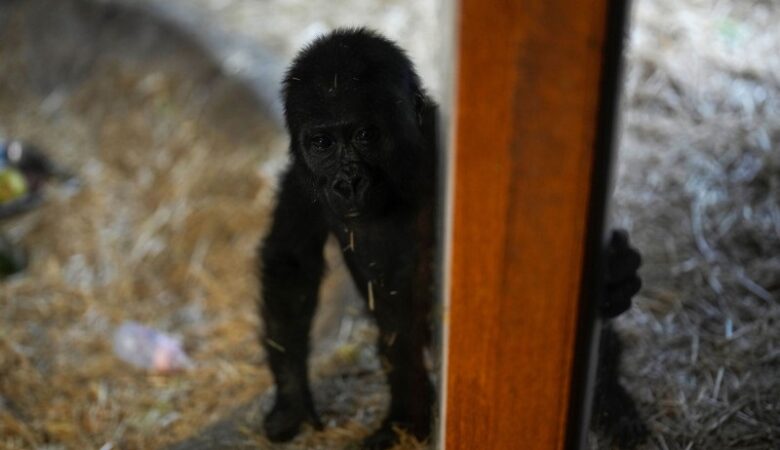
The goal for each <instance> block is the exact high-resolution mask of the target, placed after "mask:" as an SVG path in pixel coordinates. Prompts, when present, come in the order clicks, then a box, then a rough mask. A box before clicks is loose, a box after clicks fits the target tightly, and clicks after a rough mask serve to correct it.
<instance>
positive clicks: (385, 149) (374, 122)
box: [283, 31, 433, 220]
mask: <svg viewBox="0 0 780 450" xmlns="http://www.w3.org/2000/svg"><path fill="white" fill-rule="evenodd" d="M283 95H284V109H285V120H286V124H287V129H288V131H289V133H290V139H291V149H292V152H293V155H294V158H295V161H294V163H295V164H296V165H295V166H294V167H295V168H296V169H305V170H302V172H305V173H306V175H307V176H311V177H312V181H313V184H314V187H315V189H316V191H317V192H316V193H317V197H318V198H319V199H320V200H321V201H322V202H323V203H326V204H327V206H328V207H329V208H330V209H331V210H332V212H333V213H334V214H335V215H336V216H337V217H339V218H341V219H343V220H356V219H358V218H361V219H367V218H371V217H378V216H381V215H384V214H386V213H390V212H391V211H393V210H395V209H396V207H401V208H403V207H404V206H408V205H413V204H414V203H415V202H416V197H418V196H419V185H420V182H421V177H424V175H423V174H426V173H428V172H426V171H427V170H428V169H430V171H431V172H432V171H433V169H432V168H428V167H422V164H420V158H421V153H422V149H425V148H427V147H426V145H425V143H424V142H423V134H422V128H421V127H422V122H421V120H420V117H421V115H420V113H421V111H422V106H423V105H424V102H423V97H424V96H423V93H422V91H421V89H420V83H419V79H418V78H417V75H416V74H415V73H414V70H413V68H412V64H411V62H409V60H408V59H407V58H406V56H405V55H404V53H403V51H402V50H401V49H399V48H398V47H397V46H395V44H393V43H391V42H390V41H387V40H385V39H384V38H381V37H379V36H375V35H372V34H371V33H369V32H366V31H356V32H342V33H336V34H334V35H332V36H331V37H330V38H328V39H321V40H318V41H316V42H315V43H313V44H312V45H311V46H309V47H307V48H306V49H305V50H303V51H302V52H301V54H299V55H298V57H296V59H295V61H294V62H293V64H292V66H291V67H290V69H289V70H288V72H287V76H286V77H285V81H284V88H283ZM302 166H303V167H302ZM428 177H429V178H430V174H428Z"/></svg>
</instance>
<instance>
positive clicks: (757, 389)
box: [0, 0, 780, 450]
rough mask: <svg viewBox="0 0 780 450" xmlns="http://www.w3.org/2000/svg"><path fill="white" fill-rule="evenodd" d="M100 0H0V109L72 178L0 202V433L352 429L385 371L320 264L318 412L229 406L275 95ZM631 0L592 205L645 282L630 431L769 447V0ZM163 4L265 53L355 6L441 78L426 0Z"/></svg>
mask: <svg viewBox="0 0 780 450" xmlns="http://www.w3.org/2000/svg"><path fill="white" fill-rule="evenodd" d="M98 3H99V4H100V5H102V6H99V7H95V6H94V5H92V4H91V3H90V4H86V5H87V6H84V4H81V3H78V2H76V3H73V2H70V1H58V2H56V3H55V2H48V3H47V2H46V1H45V0H34V1H32V0H27V3H26V5H27V6H25V7H23V8H22V7H19V5H20V4H22V1H20V0H16V1H9V2H4V3H3V4H0V135H2V136H14V137H21V138H25V139H29V140H31V141H35V142H36V143H39V144H40V145H42V146H43V147H44V148H46V149H48V150H49V152H50V154H51V155H52V156H53V157H54V158H56V159H57V160H58V161H61V162H62V163H63V164H65V165H68V166H70V167H71V168H73V169H75V171H76V172H77V173H78V174H79V177H80V179H81V182H82V185H81V188H79V189H73V188H68V189H65V188H58V187H51V188H50V189H48V191H47V201H46V204H45V205H44V207H42V208H40V209H39V210H38V211H36V212H34V213H32V214H28V215H26V216H25V217H23V218H20V219H17V220H14V221H9V222H3V223H2V224H0V231H2V232H3V233H6V234H7V235H9V236H10V238H11V239H12V240H13V241H15V242H17V243H18V244H19V245H21V246H23V247H24V248H25V249H27V251H28V252H29V254H30V260H31V265H30V267H29V268H28V269H27V271H26V272H25V273H23V274H21V275H19V276H15V277H13V278H11V279H7V280H4V281H3V282H2V284H1V285H0V448H4V449H5V448H7V449H51V450H54V449H86V448H95V449H103V450H108V449H112V448H122V449H135V448H139V449H155V448H164V447H165V446H168V445H171V444H174V443H176V442H180V441H181V440H182V439H185V438H187V437H190V436H193V435H196V434H198V433H199V432H201V431H202V430H203V428H204V427H206V426H208V425H210V424H213V423H215V422H217V423H218V422H219V421H220V420H222V419H224V418H225V417H227V416H230V415H231V414H232V415H233V417H239V419H236V420H233V421H230V422H229V423H228V425H227V426H226V427H224V428H220V427H219V426H217V429H216V432H215V433H213V434H211V435H209V436H211V437H214V438H215V439H217V440H218V439H221V437H222V435H220V434H219V431H220V430H222V431H224V429H227V428H230V430H229V433H228V435H226V436H225V439H236V436H240V437H241V439H240V441H241V442H240V443H239V442H233V443H232V444H231V445H230V446H231V447H233V448H239V447H242V448H284V449H303V448H323V449H327V448H342V447H344V446H348V445H353V446H354V445H355V443H357V442H359V441H360V438H361V437H362V436H364V435H365V434H367V433H368V432H369V431H370V430H371V428H372V427H373V426H375V425H376V423H377V421H378V420H379V418H380V417H381V412H382V408H383V404H384V401H385V400H386V393H385V391H384V386H383V384H382V382H381V377H380V376H379V374H378V372H377V364H376V360H375V355H374V353H373V347H372V345H371V343H372V341H373V339H374V331H373V329H372V328H371V327H370V325H369V324H368V323H367V322H366V321H365V319H362V318H361V315H360V309H359V307H357V306H355V304H354V303H352V302H346V303H344V302H335V301H334V302H329V301H328V298H335V297H338V296H339V295H341V294H342V293H344V295H347V296H349V295H350V294H349V292H348V291H346V292H345V291H343V290H342V288H341V286H342V277H343V274H341V272H340V271H339V270H338V267H334V269H333V271H332V275H331V276H330V278H329V280H328V282H327V286H326V289H325V291H326V293H327V295H326V299H325V304H326V305H331V306H330V307H326V308H324V310H325V313H327V314H326V316H327V315H328V314H330V315H331V316H332V317H324V318H323V319H321V320H320V324H319V325H318V327H319V328H318V329H317V331H315V337H316V339H315V340H316V344H317V351H316V355H315V360H314V363H313V369H312V370H313V374H312V375H313V378H314V379H315V381H314V391H315V396H316V397H317V398H316V402H317V404H318V407H319V408H320V410H321V412H322V415H323V418H324V420H325V422H326V424H327V431H325V432H322V433H313V432H308V433H304V434H303V435H302V436H301V437H299V438H297V439H296V440H295V441H294V442H293V443H292V444H290V445H287V446H276V447H274V446H271V445H270V444H269V443H268V442H266V441H265V440H264V438H263V437H262V435H261V434H259V433H257V430H255V429H254V428H252V426H251V423H253V422H256V419H257V417H258V415H259V413H260V411H261V410H262V408H264V407H265V406H266V405H267V403H268V400H269V399H270V394H271V393H270V392H269V390H268V388H269V385H270V374H269V373H268V371H267V369H266V367H265V365H264V355H263V353H262V351H261V349H260V347H259V345H258V343H257V339H256V336H257V330H258V327H259V324H258V321H257V318H256V315H255V304H254V300H255V298H256V296H257V294H256V289H257V286H256V280H255V278H254V273H253V264H252V262H253V258H254V251H255V245H256V243H257V240H258V239H259V237H260V236H261V235H262V233H263V230H264V227H265V226H266V225H267V223H268V219H269V217H268V212H269V208H270V207H271V205H272V201H273V181H274V174H275V173H277V171H278V168H279V167H280V166H281V165H282V164H283V161H284V158H283V155H284V151H285V145H286V142H285V138H284V136H283V134H282V133H280V130H279V128H278V111H275V110H274V109H273V108H272V107H267V106H268V105H264V104H262V102H260V101H258V100H255V94H256V92H255V88H256V86H254V85H252V83H251V80H249V81H247V79H251V77H247V73H246V71H247V70H250V71H251V67H252V65H251V64H246V59H247V58H248V57H247V56H246V55H244V54H241V53H240V52H236V53H229V52H228V53H223V54H220V55H216V56H214V55H211V54H209V53H208V52H206V51H205V50H204V49H203V48H201V46H200V45H198V44H196V43H194V42H193V40H192V39H191V37H190V36H187V35H186V34H185V33H180V32H176V31H172V28H171V26H170V25H169V24H165V23H161V22H159V21H155V20H151V21H150V19H149V17H147V16H146V15H144V14H142V13H138V12H133V13H130V14H127V13H122V14H118V13H117V10H116V9H112V8H110V7H107V6H105V5H106V4H107V3H108V4H109V6H110V3H111V2H105V1H103V2H98ZM124 3H126V4H137V5H140V6H149V5H157V4H160V3H163V2H161V1H159V0H135V1H126V2H124ZM635 4H636V7H635V13H634V20H633V24H632V31H631V33H630V45H629V49H628V52H627V62H628V68H627V73H626V87H625V96H624V113H623V116H622V121H623V124H622V143H621V149H620V160H619V170H618V177H617V180H616V181H617V183H616V188H615V196H614V203H613V206H612V209H613V213H612V215H613V219H614V222H615V224H617V225H619V226H622V227H625V228H627V229H629V230H630V231H631V235H632V239H633V240H634V241H635V243H636V245H637V246H638V247H639V248H640V249H641V251H642V252H643V254H644V257H645V265H644V268H643V272H642V274H643V277H644V280H645V288H644V289H643V291H642V292H641V294H640V296H639V298H638V300H637V302H636V307H635V308H634V309H633V310H632V311H630V312H629V313H628V314H626V315H625V316H623V317H621V318H620V319H619V320H618V327H619V330H620V332H621V334H622V335H623V336H624V337H625V340H626V355H625V361H624V369H625V381H626V383H627V385H628V386H629V387H630V388H631V390H632V392H633V393H634V395H635V396H636V397H637V398H638V400H639V402H640V409H641V412H642V414H643V415H644V417H646V419H647V421H648V424H649V426H650V429H651V431H652V437H651V439H650V441H649V442H648V443H647V446H646V448H649V449H656V448H657V449H664V450H665V449H670V450H672V449H675V450H676V449H679V450H689V449H728V448H734V449H775V448H778V447H780V323H779V321H780V304H778V298H779V297H780V150H778V146H780V93H779V92H780V28H778V27H777V24H778V23H780V4H777V3H776V2H773V1H767V0H764V1H761V0H743V1H724V0H636V1H635ZM53 5H58V6H57V7H54V6H53ZM73 5H77V6H73ZM166 5H174V6H177V7H183V8H187V9H188V10H191V11H194V13H195V14H197V15H199V16H200V17H206V18H208V23H209V24H210V25H209V26H213V27H214V28H217V29H221V30H223V31H224V32H225V33H228V34H231V35H236V36H240V37H241V39H243V41H244V42H250V43H257V45H258V46H261V47H262V48H263V49H266V50H268V52H269V54H271V55H275V57H276V58H278V61H279V62H281V64H284V63H285V62H286V61H287V60H288V59H289V58H290V57H291V55H292V54H294V52H295V50H296V49H297V48H299V47H300V46H301V45H303V44H304V43H306V42H307V41H308V40H310V39H311V38H312V37H314V36H316V35H317V34H318V33H321V32H324V31H327V30H328V29H330V28H332V27H334V26H338V25H353V24H366V23H368V24H371V25H372V26H373V27H375V28H378V29H379V30H381V31H383V32H385V33H386V34H387V35H388V36H390V37H391V38H394V39H396V40H398V41H399V43H401V44H402V45H403V46H404V47H405V48H407V49H408V50H409V53H410V54H411V56H412V58H413V59H414V60H415V61H417V64H418V66H419V68H420V71H421V73H422V75H423V78H425V79H426V81H427V84H428V85H429V86H431V88H432V89H431V90H432V92H433V93H434V95H435V96H439V95H441V89H442V85H441V83H440V79H441V74H440V73H439V72H438V66H437V58H439V57H440V56H441V54H440V51H441V47H440V45H439V44H437V37H438V34H437V33H438V30H439V29H440V25H441V24H440V23H439V22H438V20H440V17H441V15H440V14H439V9H440V8H439V7H440V5H439V4H438V3H436V2H432V1H431V2H415V1H411V0H392V1H389V0H387V1H381V2H361V1H358V0H347V1H342V2H338V3H332V2H326V1H324V0H314V1H304V0H269V1H264V2H257V1H252V0H186V1H185V0H175V1H174V0H171V1H169V2H166ZM36 8H37V9H36ZM41 30H47V31H48V32H47V33H43V32H41ZM63 55H65V56H63ZM247 67H250V69H247ZM250 75H251V74H250ZM271 78H272V77H271ZM271 90H272V91H273V89H271ZM332 250H333V249H330V251H331V252H332ZM334 264H337V262H335V263H334ZM342 316H343V317H344V319H341V317H342ZM127 320H134V321H138V322H141V323H144V324H146V325H149V326H153V327H155V328H157V329H160V330H163V331H165V332H168V333H171V334H172V335H175V336H177V337H179V338H181V340H182V342H183V343H184V348H185V350H186V351H187V353H188V354H189V356H190V357H191V359H192V360H193V361H194V363H195V367H194V368H193V369H191V370H189V371H187V372H184V373H180V374H175V375H168V376H160V375H150V374H147V373H146V372H144V371H142V370H139V369H136V368H133V367H131V366H129V365H127V364H125V363H123V362H121V361H119V360H118V359H117V358H116V356H115V355H114V353H113V350H112V346H111V340H112V334H113V332H114V330H115V329H116V328H117V327H118V326H119V325H120V324H122V323H123V322H124V321H127ZM239 405H245V406H244V407H243V408H241V409H238V410H236V409H235V408H236V407H237V406H239ZM199 445H201V447H200V448H206V447H205V446H206V445H208V444H203V443H201V444H199ZM403 447H404V448H416V447H419V446H418V445H417V444H415V443H406V444H405V445H404V446H403ZM593 447H594V448H609V443H606V442H598V441H597V440H595V439H594V441H593ZM190 448H196V446H195V444H193V446H192V447H190Z"/></svg>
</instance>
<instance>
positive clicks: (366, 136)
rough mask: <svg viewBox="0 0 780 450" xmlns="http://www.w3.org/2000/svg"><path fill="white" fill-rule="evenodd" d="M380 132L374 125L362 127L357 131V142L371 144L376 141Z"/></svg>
mask: <svg viewBox="0 0 780 450" xmlns="http://www.w3.org/2000/svg"><path fill="white" fill-rule="evenodd" d="M378 135H379V132H378V131H377V129H376V128H374V127H367V128H360V129H358V130H357V131H356V132H355V138H354V139H355V142H357V143H358V144H364V145H365V144H370V143H372V142H374V141H375V140H376V138H377V136H378Z"/></svg>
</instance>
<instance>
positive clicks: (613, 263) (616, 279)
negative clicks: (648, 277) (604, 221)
mask: <svg viewBox="0 0 780 450" xmlns="http://www.w3.org/2000/svg"><path fill="white" fill-rule="evenodd" d="M606 252H607V255H606V270H605V277H604V280H605V283H604V284H605V285H604V290H603V297H602V300H601V305H600V307H601V315H602V317H605V318H612V317H616V316H618V315H620V314H622V313H623V312H625V311H626V310H627V309H628V308H630V307H631V299H632V298H633V297H634V295H636V293H637V292H639V289H640V288H641V287H642V280H641V279H640V278H639V274H638V270H639V266H640V265H641V264H642V257H641V256H640V254H639V252H638V251H637V250H636V249H635V248H633V247H631V244H630V243H629V241H628V233H627V232H626V231H625V230H619V229H618V230H612V235H611V236H610V238H609V243H608V244H607V249H606Z"/></svg>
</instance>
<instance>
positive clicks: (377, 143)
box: [260, 29, 641, 449]
mask: <svg viewBox="0 0 780 450" xmlns="http://www.w3.org/2000/svg"><path fill="white" fill-rule="evenodd" d="M283 96H284V105H285V120H286V124H287V129H288V131H289V135H290V152H291V159H292V161H291V164H290V166H289V167H288V168H287V170H286V172H285V173H284V175H283V177H282V179H281V182H280V191H279V193H278V203H277V206H276V210H275V214H274V222H273V224H272V226H271V229H270V231H269V233H268V235H267V236H266V238H265V241H264V243H263V245H262V248H261V253H260V259H261V263H262V264H261V266H262V269H261V273H260V275H261V281H262V303H261V306H260V311H261V314H262V318H263V321H264V323H265V336H264V339H263V345H264V347H265V350H266V352H267V354H268V360H269V364H270V367H271V371H272V372H273V376H274V381H275V383H276V388H277V390H276V399H275V403H274V406H273V408H272V409H271V411H270V412H269V413H268V415H267V416H266V418H265V424H264V425H265V430H266V435H267V437H268V438H269V439H271V440H272V441H285V440H289V439H292V438H293V437H294V436H295V435H296V434H297V433H298V431H299V429H300V427H301V425H302V424H303V423H305V422H308V423H309V424H311V425H313V426H314V427H315V428H321V423H320V421H319V419H318V417H317V414H316V412H315V408H314V404H313V401H312V396H311V392H310V389H309V384H308V380H307V356H308V352H309V328H310V326H311V321H312V316H313V314H314V311H315V307H316V304H317V292H318V288H319V285H320V278H321V277H322V274H323V265H324V262H323V246H324V244H325V240H326V238H327V236H328V235H329V234H334V235H335V236H336V238H337V239H338V240H339V242H340V244H341V247H342V248H343V253H344V259H345V261H346V264H347V267H348V268H349V271H350V272H351V275H352V277H353V279H354V281H355V284H356V286H357V287H358V289H359V290H360V292H361V294H362V296H363V298H364V299H365V300H366V302H367V306H368V310H369V311H370V312H371V314H372V315H373V317H374V319H375V321H376V323H377V325H378V327H379V333H380V335H379V339H378V346H379V354H380V359H381V361H382V363H383V364H382V365H383V368H384V371H385V373H386V376H387V381H388V383H389V386H390V395H391V400H390V406H389V411H388V414H387V416H386V418H385V419H384V421H383V423H382V425H381V427H380V428H379V429H378V430H377V431H376V432H375V433H374V434H372V435H370V436H369V437H368V438H366V440H365V441H364V442H363V446H362V447H361V448H370V449H380V448H388V447H391V446H392V445H393V444H394V443H396V442H397V440H398V436H397V435H396V432H395V430H396V429H402V430H404V431H406V432H407V433H410V434H412V435H413V436H415V437H417V438H418V439H420V440H425V439H427V438H428V437H429V435H430V431H431V419H432V408H433V405H434V400H435V393H434V390H433V386H432V384H431V381H430V379H429V377H428V373H427V371H426V368H425V364H424V362H423V349H424V348H425V346H426V345H428V343H429V340H430V330H431V324H430V320H429V315H430V309H431V302H432V298H433V294H432V287H433V276H432V274H433V270H432V263H433V249H434V247H435V242H434V228H435V217H436V209H435V208H436V202H435V198H436V195H435V194H436V186H437V182H436V178H435V176H436V151H437V148H436V123H435V122H436V105H435V103H434V102H433V101H432V100H431V99H430V98H429V97H428V96H427V95H426V93H425V91H424V90H423V88H422V86H421V84H420V79H419V77H418V76H417V74H416V73H415V71H414V67H413V65H412V63H411V61H409V59H408V58H407V56H406V55H405V54H404V52H403V51H402V50H401V49H400V48H399V47H398V46H397V45H395V44H394V43H392V42H390V41H388V40H387V39H385V38H383V37H381V36H379V35H377V34H375V33H373V32H370V31H367V30H365V29H342V30H337V31H334V32H333V33H331V34H329V35H327V36H324V37H321V38H319V39H318V40H316V41H315V42H314V43H312V44H311V45H309V46H308V47H307V48H305V49H304V50H302V51H301V52H300V54H299V55H298V56H297V57H296V59H295V61H294V62H293V64H292V66H291V67H290V69H289V70H288V72H287V74H286V77H285V79H284V88H283ZM475 220H476V219H475ZM611 248H612V249H613V251H612V253H611V254H610V255H611V256H610V257H609V258H608V265H610V266H613V267H617V268H620V271H619V273H618V272H615V273H614V274H616V275H615V276H613V277H611V278H610V279H609V280H608V285H607V288H608V289H607V295H606V296H605V299H604V301H603V302H602V310H603V311H604V313H605V315H615V314H617V313H620V312H622V311H623V310H625V309H627V308H628V306H629V305H630V299H631V297H632V296H633V295H634V294H635V293H636V291H637V290H638V289H639V279H638V278H637V276H636V270H637V268H638V265H639V255H638V254H637V253H636V252H635V251H634V250H633V249H631V248H630V247H629V246H628V241H627V240H626V239H625V238H624V237H623V236H622V235H620V236H618V238H617V240H616V239H614V238H613V243H612V244H611ZM612 368H614V370H612ZM600 373H601V374H602V375H606V376H607V377H610V378H614V380H612V381H613V382H611V383H607V384H604V385H603V386H604V387H605V390H606V391H609V392H607V398H611V397H612V396H613V393H617V395H618V396H619V397H620V400H625V401H621V402H618V403H614V405H615V406H616V407H622V408H623V412H624V413H626V414H630V413H631V412H634V414H635V410H634V409H631V410H630V411H626V408H625V406H626V403H629V407H631V408H633V403H632V401H631V399H630V398H629V397H628V396H627V394H625V392H624V391H623V390H622V388H621V387H620V386H619V385H618V384H617V365H616V364H613V365H612V366H610V370H609V371H607V372H600ZM599 398H601V397H599ZM601 403H602V404H603V405H607V406H611V405H612V403H609V402H607V401H604V402H601ZM629 409H630V408H629ZM616 413H617V412H616ZM604 417H606V420H605V421H606V422H608V423H612V422H613V421H614V420H612V418H613V417H620V414H619V413H618V414H612V415H608V416H604ZM637 423H640V422H638V417H637ZM599 425H600V426H598V428H604V429H608V428H609V427H608V426H607V425H602V424H599ZM628 425H630V426H634V425H635V424H634V422H633V421H628ZM640 425H641V423H640ZM630 426H629V428H630ZM620 427H622V426H620ZM622 428H626V427H622ZM613 431H614V430H613Z"/></svg>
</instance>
